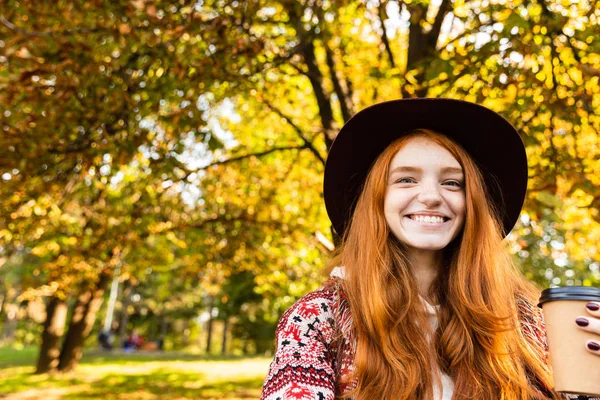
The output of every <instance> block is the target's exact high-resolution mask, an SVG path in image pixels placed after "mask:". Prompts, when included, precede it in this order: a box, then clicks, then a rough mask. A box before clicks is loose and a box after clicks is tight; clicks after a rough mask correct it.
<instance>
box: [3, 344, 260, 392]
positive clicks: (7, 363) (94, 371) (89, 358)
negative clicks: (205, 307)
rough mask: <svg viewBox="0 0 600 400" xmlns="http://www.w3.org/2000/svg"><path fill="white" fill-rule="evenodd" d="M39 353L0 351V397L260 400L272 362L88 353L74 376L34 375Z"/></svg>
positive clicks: (182, 355)
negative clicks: (263, 384)
mask: <svg viewBox="0 0 600 400" xmlns="http://www.w3.org/2000/svg"><path fill="white" fill-rule="evenodd" d="M36 356H37V349H35V348H25V349H22V350H17V349H12V348H0V399H11V400H13V399H14V400H25V399H27V400H31V399H42V400H56V399H65V400H80V399H103V400H113V399H118V400H133V399H135V400H138V399H139V400H158V399H172V400H187V399H206V400H211V399H219V400H234V399H235V400H242V399H243V400H247V399H258V398H259V397H260V388H261V386H262V382H263V379H264V377H265V375H266V373H267V368H268V366H269V362H270V361H271V360H270V359H269V358H264V357H255V358H239V357H230V358H223V357H203V356H197V355H192V354H186V353H177V352H148V353H141V352H140V353H133V354H124V353H121V352H114V353H106V352H101V351H97V350H89V351H87V352H86V353H85V355H84V357H83V359H82V360H81V362H80V363H79V365H78V367H77V369H76V370H75V372H73V373H70V374H53V375H48V374H42V375H34V374H33V372H34V367H33V366H34V365H35V361H36Z"/></svg>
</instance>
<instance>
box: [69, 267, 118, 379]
mask: <svg viewBox="0 0 600 400" xmlns="http://www.w3.org/2000/svg"><path fill="white" fill-rule="evenodd" d="M109 281H110V276H109V275H108V274H107V273H102V274H100V279H99V281H98V282H97V283H96V284H95V285H93V286H92V287H90V288H88V289H86V290H84V291H83V292H82V293H80V294H79V296H78V297H77V302H76V303H75V306H74V307H75V308H74V311H73V316H72V317H71V322H70V324H69V331H68V332H67V336H66V338H65V340H64V342H63V347H62V350H61V352H60V361H59V363H58V369H59V371H61V372H69V371H72V370H73V369H74V368H75V367H76V366H77V363H78V362H79V360H80V359H81V356H82V354H83V344H84V341H85V339H86V338H87V337H88V336H89V334H90V332H91V331H92V328H93V327H94V322H95V321H96V313H97V312H98V310H99V309H100V306H101V305H102V300H103V295H104V291H105V289H106V285H107V284H108V282H109Z"/></svg>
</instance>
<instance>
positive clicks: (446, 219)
mask: <svg viewBox="0 0 600 400" xmlns="http://www.w3.org/2000/svg"><path fill="white" fill-rule="evenodd" d="M405 218H408V219H409V220H410V221H411V222H413V223H415V224H419V225H420V226H431V227H438V226H442V225H444V224H446V223H447V222H449V221H450V219H449V218H444V220H443V221H442V222H431V221H430V222H425V221H417V220H415V219H412V218H411V217H410V215H406V216H405Z"/></svg>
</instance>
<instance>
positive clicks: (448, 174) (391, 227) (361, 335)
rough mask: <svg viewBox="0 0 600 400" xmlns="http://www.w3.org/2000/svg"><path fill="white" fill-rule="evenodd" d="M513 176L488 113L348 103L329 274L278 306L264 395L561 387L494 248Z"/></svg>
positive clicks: (505, 225) (510, 152)
mask: <svg viewBox="0 0 600 400" xmlns="http://www.w3.org/2000/svg"><path fill="white" fill-rule="evenodd" d="M506 160H510V162H507V161H506ZM526 187H527V159H526V155H525V149H524V146H523V143H522V141H521V139H520V137H519V134H518V132H517V131H516V130H515V129H514V128H513V127H512V125H511V124H510V123H508V122H507V121H506V120H505V119H504V118H502V117H501V116H500V115H498V114H496V113H495V112H493V111H491V110H488V109H487V108H484V107H482V106H479V105H476V104H472V103H467V102H463V101H458V100H450V99H407V100H397V101H391V102H386V103H381V104H377V105H375V106H372V107H369V108H367V109H365V110H363V111H361V112H360V113H358V114H357V115H356V116H355V117H354V118H352V119H351V120H350V121H349V122H348V123H347V124H346V125H345V126H344V127H343V128H342V130H341V131H340V133H339V135H338V137H337V139H336V141H335V142H334V144H333V147H332V149H331V151H330V154H329V158H328V160H327V165H326V168H325V187H324V189H325V190H324V192H325V193H324V197H325V204H326V207H327V211H328V214H329V217H330V219H331V221H332V223H333V226H334V227H335V229H336V231H337V232H339V233H340V234H343V239H342V243H341V245H340V246H339V248H338V249H337V253H336V255H335V257H334V258H333V260H332V262H331V267H332V272H331V276H332V279H331V280H330V281H328V282H327V283H326V284H325V285H324V286H323V287H322V288H321V289H319V290H317V291H315V292H312V293H310V294H308V295H306V296H305V297H304V298H302V299H301V300H299V301H298V302H297V303H296V304H295V305H294V306H293V307H292V308H290V309H289V310H288V311H287V312H286V313H285V314H284V315H283V316H282V317H281V320H280V323H279V326H278V328H277V352H276V354H275V359H274V361H273V363H272V364H271V367H270V370H269V375H268V376H267V379H266V380H265V385H264V387H263V393H262V398H263V399H266V400H275V399H331V400H333V399H334V398H353V399H359V400H366V399H386V400H387V399H419V400H421V399H423V400H425V399H426V400H431V399H434V400H449V399H453V400H456V399H465V400H466V399H487V400H497V399H511V400H513V399H514V400H526V399H527V400H529V399H553V398H559V397H560V396H561V395H560V394H558V393H556V392H554V391H553V390H552V376H551V371H550V368H549V366H548V354H547V344H546V335H545V327H544V323H543V319H542V316H541V314H540V312H539V309H538V308H537V307H536V306H535V304H536V303H537V300H538V297H539V290H538V289H537V288H535V287H534V286H533V285H532V284H530V283H529V282H528V281H527V280H526V279H525V278H524V277H523V276H522V275H521V273H520V272H519V270H518V268H517V267H516V266H515V265H514V264H513V262H512V260H511V257H510V255H509V254H507V252H506V251H505V249H504V247H503V245H502V238H503V237H504V236H505V235H506V234H507V233H508V232H509V231H510V230H511V229H512V227H513V225H514V224H515V222H516V221H517V219H518V217H519V214H520V210H521V207H522V205H523V201H524V197H525V190H526ZM591 315H594V314H591ZM590 318H591V319H593V317H591V316H590ZM594 321H595V319H594ZM573 323H574V324H575V321H573ZM577 345H579V346H584V345H585V344H584V343H578V344H577ZM590 351H592V350H590ZM598 353H599V354H600V351H599V352H598Z"/></svg>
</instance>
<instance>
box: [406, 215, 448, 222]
mask: <svg viewBox="0 0 600 400" xmlns="http://www.w3.org/2000/svg"><path fill="white" fill-rule="evenodd" d="M411 219H413V220H414V221H417V222H424V223H426V224H441V223H443V222H444V218H443V217H439V216H434V215H412V216H411Z"/></svg>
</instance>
